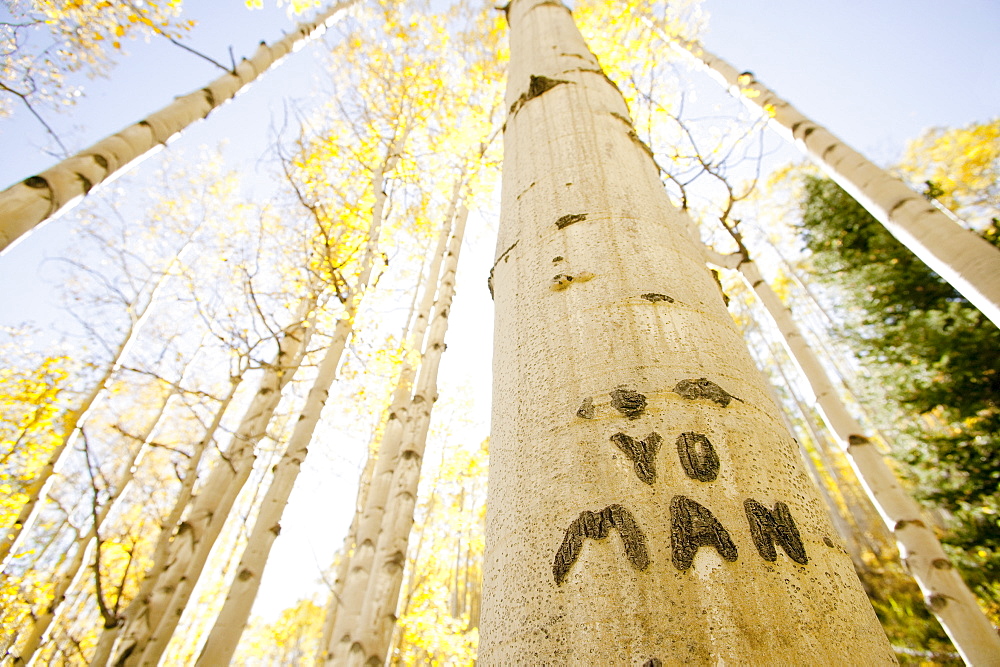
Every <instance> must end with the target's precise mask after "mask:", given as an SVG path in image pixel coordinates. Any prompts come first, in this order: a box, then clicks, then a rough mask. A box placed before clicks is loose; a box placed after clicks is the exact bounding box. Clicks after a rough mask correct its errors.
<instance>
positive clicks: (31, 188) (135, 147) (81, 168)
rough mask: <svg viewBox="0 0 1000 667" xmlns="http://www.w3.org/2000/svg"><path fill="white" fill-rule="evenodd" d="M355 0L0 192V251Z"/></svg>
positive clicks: (315, 33)
mask: <svg viewBox="0 0 1000 667" xmlns="http://www.w3.org/2000/svg"><path fill="white" fill-rule="evenodd" d="M356 1H357V0H343V1H342V2H339V3H336V4H334V5H332V6H330V7H328V8H327V9H325V10H323V11H322V12H321V13H320V14H319V15H317V16H316V17H315V18H314V19H313V20H312V21H309V22H303V23H299V24H298V26H296V28H295V30H293V31H292V32H290V33H289V34H287V35H286V36H285V37H283V38H282V39H280V40H278V41H277V42H275V43H274V44H272V45H268V44H267V43H266V42H261V43H260V46H259V47H258V48H257V51H256V52H255V53H254V54H253V55H252V56H251V57H250V58H249V59H246V58H244V59H243V60H242V61H241V62H240V64H239V65H237V66H236V68H235V69H234V70H233V71H232V72H230V73H228V74H225V75H223V76H221V77H219V78H217V79H215V80H213V81H211V82H210V83H209V84H208V85H207V86H205V87H204V88H202V89H200V90H196V91H194V92H192V93H189V94H187V95H183V96H181V97H178V98H177V99H175V100H174V101H173V102H171V103H170V104H168V105H167V106H165V107H164V108H162V109H160V110H159V111H156V112H154V113H152V114H151V115H149V116H147V117H146V118H145V119H143V120H140V121H139V122H138V123H134V124H132V125H129V126H128V127H126V128H125V129H123V130H122V131H120V132H118V133H117V134H113V135H111V136H109V137H106V138H104V139H102V140H101V141H99V142H97V143H96V144H94V145H93V146H90V147H89V148H85V149H83V150H82V151H80V152H79V153H77V154H76V155H74V156H72V157H70V158H67V159H65V160H63V161H62V162H60V163H59V164H57V165H54V166H53V167H51V168H49V169H47V170H46V171H43V172H42V173H40V174H36V175H34V176H30V177H28V178H26V179H24V180H23V181H21V182H20V183H16V184H14V185H12V186H11V187H9V188H7V189H6V190H4V191H3V192H0V254H2V253H4V252H6V250H7V249H9V248H10V247H12V245H13V243H14V242H15V241H16V240H17V239H18V238H20V237H21V236H22V235H24V234H26V233H28V232H30V231H31V230H32V229H34V228H35V227H37V226H38V225H40V224H42V223H43V222H45V221H46V220H48V219H50V218H52V217H55V216H56V215H58V214H59V213H61V212H63V211H65V210H66V209H67V208H69V207H70V206H72V205H74V204H76V203H77V202H78V201H80V200H81V199H82V198H83V197H85V196H86V195H88V194H89V193H90V192H91V191H92V190H93V188H94V187H96V186H98V185H100V184H101V183H103V182H104V181H107V180H108V179H110V178H111V177H112V176H114V175H116V174H121V173H123V172H125V171H126V170H128V169H130V168H131V167H133V166H135V164H137V163H138V161H139V160H140V159H141V158H142V157H143V156H145V155H147V154H149V153H150V152H151V151H153V150H154V149H157V148H159V147H160V146H163V145H165V144H166V143H167V142H168V141H170V139H171V138H173V137H174V135H176V134H178V133H180V132H181V131H183V130H184V129H185V128H187V126H189V125H191V124H192V123H194V122H195V121H198V120H201V119H202V118H205V117H206V116H208V114H209V113H211V112H212V111H213V110H215V109H216V108H218V107H219V106H221V105H222V104H223V103H225V102H227V101H229V100H230V99H232V98H233V97H235V96H236V95H237V94H238V93H239V92H241V91H242V90H244V89H245V88H246V87H247V86H249V85H250V84H251V83H252V82H253V81H254V80H256V79H257V77H259V76H260V75H261V74H263V73H264V72H266V71H267V70H269V69H270V68H272V67H274V66H275V65H277V64H278V63H279V62H280V61H281V60H282V59H283V58H284V57H285V56H287V55H288V54H289V53H291V52H293V51H297V50H298V49H299V48H301V47H302V46H303V45H304V44H305V43H306V42H308V41H309V40H311V39H314V38H316V37H319V36H321V35H322V34H323V33H324V32H326V29H327V28H328V27H329V26H331V25H332V24H333V23H334V22H335V21H336V20H337V18H338V17H339V15H340V14H341V12H343V11H344V10H345V9H347V8H348V7H350V6H351V5H353V4H354V3H355V2H356Z"/></svg>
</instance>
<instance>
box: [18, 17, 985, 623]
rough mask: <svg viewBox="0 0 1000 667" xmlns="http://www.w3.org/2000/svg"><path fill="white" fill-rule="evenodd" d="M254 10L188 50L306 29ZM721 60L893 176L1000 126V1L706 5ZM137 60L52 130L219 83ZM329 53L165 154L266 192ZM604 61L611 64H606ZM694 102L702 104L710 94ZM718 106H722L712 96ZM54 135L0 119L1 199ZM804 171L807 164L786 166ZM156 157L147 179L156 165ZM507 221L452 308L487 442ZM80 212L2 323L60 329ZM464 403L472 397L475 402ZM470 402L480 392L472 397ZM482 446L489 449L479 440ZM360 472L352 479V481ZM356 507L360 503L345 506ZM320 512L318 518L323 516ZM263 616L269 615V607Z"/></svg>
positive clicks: (288, 600) (489, 215)
mask: <svg viewBox="0 0 1000 667" xmlns="http://www.w3.org/2000/svg"><path fill="white" fill-rule="evenodd" d="M265 4H267V5H268V8H267V9H265V10H259V11H248V10H246V9H245V8H244V6H243V2H242V0H186V1H185V6H186V7H187V8H188V10H189V11H190V15H191V16H192V17H193V18H195V19H196V20H198V22H199V26H198V27H197V28H196V30H195V31H194V32H193V33H192V36H191V40H190V42H189V44H190V45H191V46H192V47H194V48H198V49H201V50H204V51H205V52H207V53H209V54H211V55H212V56H213V57H215V58H217V59H219V60H223V61H226V60H228V54H227V52H228V48H229V47H230V46H231V47H232V49H233V52H234V53H235V54H236V55H237V57H239V56H240V55H244V54H246V55H249V54H250V53H251V52H252V50H253V49H254V48H255V46H256V44H257V42H258V41H259V40H261V39H264V40H268V41H273V40H275V39H277V38H279V37H280V35H281V34H282V31H283V30H288V29H290V28H291V26H292V25H293V22H292V21H291V20H289V19H288V18H287V17H286V15H285V12H284V10H283V9H277V8H275V7H271V6H270V5H272V4H273V0H265ZM704 8H705V10H706V11H707V12H708V13H709V15H710V18H709V21H708V32H707V34H706V35H705V38H704V41H705V44H706V46H707V48H708V49H709V50H711V51H713V52H715V53H716V54H717V55H719V56H721V57H723V58H725V59H726V60H728V61H729V62H730V63H731V64H733V65H734V66H735V67H737V68H738V69H740V70H750V71H752V72H753V73H754V74H755V76H756V78H757V79H758V80H759V81H761V82H762V83H764V84H765V85H767V86H769V87H770V88H771V89H772V90H774V91H776V92H777V93H778V94H779V95H781V96H783V97H784V98H785V99H787V100H789V101H790V102H791V103H792V104H794V105H795V106H796V107H798V108H799V110H800V111H802V112H803V113H805V114H806V115H807V116H810V117H811V118H813V119H814V120H815V121H817V122H819V123H820V124H823V125H825V126H826V127H827V128H828V129H829V130H831V131H832V132H833V133H834V134H835V135H837V136H839V137H840V138H841V139H843V140H845V141H846V142H847V143H849V144H851V145H852V146H853V147H854V148H856V149H858V150H860V151H861V152H862V153H865V154H866V155H867V156H869V157H870V158H872V159H873V160H874V161H876V162H878V163H881V164H891V163H892V162H894V161H896V160H897V159H898V158H899V157H900V156H901V154H902V150H903V148H904V146H905V143H906V141H907V140H908V139H911V138H914V137H916V136H917V135H919V134H920V133H921V132H922V131H923V130H925V129H926V128H929V127H933V126H960V125H965V124H968V123H971V122H976V121H985V120H987V119H989V118H991V117H995V116H996V115H998V114H1000V86H997V85H996V65H997V63H1000V40H997V39H996V37H995V35H996V33H997V30H998V29H1000V3H997V2H995V0H955V1H954V2H952V3H949V4H948V5H947V8H946V6H945V5H943V4H941V3H939V2H933V3H932V2H930V1H928V0H867V1H865V2H862V1H860V0H842V1H840V2H829V1H824V2H819V1H817V0H769V1H768V2H767V3H763V2H747V1H746V0H705V3H704ZM126 49H127V50H128V51H129V52H130V54H131V55H129V57H127V58H124V59H122V62H121V64H120V65H119V66H118V67H116V68H115V69H113V70H112V72H111V76H110V78H109V79H107V80H101V79H98V80H94V81H86V82H84V83H85V85H86V88H87V94H86V96H85V97H84V98H82V99H81V100H80V102H79V103H78V105H77V107H76V108H75V109H73V110H72V112H71V113H64V114H60V115H59V116H51V115H50V120H51V122H52V123H53V125H54V126H56V127H57V128H58V130H59V132H60V134H63V135H64V136H65V137H66V140H67V142H68V143H70V144H71V148H73V149H79V148H82V147H84V146H87V145H89V144H91V143H93V142H95V141H97V140H98V139H100V138H101V137H103V136H105V135H107V134H109V133H112V132H115V131H117V130H119V129H121V128H122V127H124V126H125V125H127V124H129V123H131V122H134V121H136V120H139V119H141V118H142V117H143V116H144V115H146V114H148V113H149V112H151V111H153V110H155V109H158V108H159V107H161V106H163V105H164V104H166V103H167V102H169V101H170V100H171V99H172V98H173V97H174V96H176V95H179V94H185V93H188V92H191V91H192V90H195V89H197V88H200V87H201V86H203V85H204V84H205V83H206V82H207V81H209V80H211V79H213V78H215V77H216V76H218V71H217V70H214V69H213V68H212V67H211V66H209V65H207V64H206V63H203V62H202V61H201V60H199V59H197V58H195V57H193V56H191V55H189V54H186V53H184V52H183V51H181V50H180V49H178V48H177V47H174V46H172V45H170V44H167V43H165V42H162V43H153V44H149V45H146V44H143V43H141V42H138V43H126ZM321 50H322V49H321V45H320V44H316V45H313V46H311V47H307V48H306V49H304V50H303V51H301V52H300V53H297V54H293V55H292V56H290V57H289V58H287V59H286V61H285V62H284V63H282V64H281V65H280V66H279V67H278V68H276V69H273V70H271V71H270V72H268V73H266V74H265V75H264V76H263V77H262V78H261V79H260V80H259V81H258V82H256V83H255V84H253V86H252V87H251V88H250V89H249V91H247V92H245V93H244V94H241V95H240V96H238V97H237V98H236V99H235V100H234V101H232V102H230V103H228V104H227V105H225V106H224V107H223V108H221V109H219V110H217V111H216V112H214V113H213V114H212V115H211V116H210V117H209V118H208V119H207V120H205V121H202V122H200V123H198V124H197V125H196V126H194V127H192V128H191V129H190V130H189V131H186V132H185V133H184V135H183V136H182V137H180V138H178V139H177V140H176V141H175V142H173V143H172V144H171V145H170V146H169V147H168V148H167V149H166V151H165V152H166V153H170V152H177V151H180V150H183V151H190V152H192V153H193V152H194V151H196V149H197V147H198V146H200V145H209V146H214V145H216V144H218V143H219V142H220V141H222V140H225V141H226V143H227V148H226V153H227V156H228V159H229V160H230V161H231V163H232V164H233V165H235V166H237V167H239V168H240V169H241V170H243V171H245V172H248V173H254V174H257V175H258V176H257V180H252V182H251V187H252V188H253V189H254V191H256V192H259V193H266V192H267V189H268V184H267V183H266V181H265V180H263V179H264V173H265V172H264V170H263V169H261V168H260V167H259V165H258V158H259V157H260V156H261V155H262V154H264V153H265V151H266V149H267V145H268V137H269V136H270V134H271V127H272V126H273V125H274V124H277V123H280V119H281V118H282V116H283V114H284V110H285V105H286V104H287V100H289V99H292V100H300V101H305V100H307V99H308V98H309V96H310V94H311V93H312V91H314V90H317V89H319V88H320V86H319V85H318V84H316V83H315V77H316V76H321V71H320V70H321V67H322V65H321V62H322V61H321V60H320V52H321ZM598 55H600V54H598ZM682 85H684V86H686V87H689V88H691V89H692V90H694V91H699V90H707V88H706V87H712V86H716V85H717V84H715V83H714V82H713V81H711V80H709V79H708V78H707V77H705V76H703V75H701V74H697V73H693V74H691V75H690V77H689V78H687V79H686V80H685V81H684V82H683V83H682ZM695 94H698V93H697V92H696V93H695ZM704 94H705V95H706V96H708V95H710V94H711V93H708V92H706V93H704ZM44 145H45V137H44V134H43V133H42V132H40V130H39V127H38V126H37V124H36V123H34V122H33V121H32V120H31V119H30V118H29V117H28V116H27V115H26V114H19V115H18V116H17V117H15V119H14V120H11V121H6V120H2V121H0V156H2V159H0V187H6V186H7V185H8V184H11V183H14V182H16V181H18V180H20V179H23V178H25V177H27V176H29V175H31V174H32V173H35V172H36V171H39V170H41V169H44V168H45V167H46V166H48V165H49V164H51V163H52V161H53V159H52V158H51V156H49V155H47V154H46V153H45V152H44V151H43V150H41V147H42V146H44ZM785 155H787V156H788V158H787V159H793V158H795V156H796V154H795V153H794V152H793V151H788V152H786V153H782V156H785ZM156 160H157V158H156V157H154V158H151V159H150V160H148V161H147V162H146V163H145V164H143V165H142V166H141V167H140V168H141V169H144V170H145V169H149V170H152V169H153V168H155V165H156ZM495 218H496V212H495V211H494V212H490V211H486V212H484V213H482V214H481V215H476V216H474V218H473V230H472V233H471V236H472V237H473V238H474V240H475V242H473V241H470V242H469V243H467V247H466V251H465V256H464V257H463V261H462V266H461V268H460V274H459V282H458V295H457V297H456V302H455V305H454V307H453V310H452V329H451V331H450V332H449V349H448V354H447V355H445V362H444V367H443V369H442V377H443V378H444V381H445V382H446V383H448V384H450V385H451V386H453V387H471V386H473V385H474V386H475V387H476V389H475V391H474V394H473V397H474V400H475V402H476V405H477V406H478V407H477V412H476V421H477V424H476V425H475V426H474V427H473V428H472V430H471V431H470V435H468V437H469V438H474V437H478V438H479V439H481V438H482V437H485V435H486V434H487V431H488V424H487V423H486V422H487V421H488V416H487V415H488V404H489V387H488V386H486V385H485V383H483V382H482V380H483V378H485V377H488V375H489V372H490V370H489V347H490V343H489V341H490V340H491V336H492V323H491V316H490V302H489V295H488V292H487V291H486V287H485V285H486V276H487V274H488V272H489V267H490V266H491V265H492V256H493V250H494V249H493V241H492V239H491V238H490V236H491V234H492V228H491V227H490V225H491V224H492V223H491V222H490V221H491V220H495ZM72 224H73V217H72V215H65V216H63V217H62V218H60V219H58V220H56V221H53V222H50V223H49V224H48V225H46V226H45V227H44V228H43V229H41V230H39V231H37V232H36V233H34V234H32V235H30V236H29V237H28V238H26V239H25V240H24V241H23V242H22V243H20V244H19V245H18V246H17V247H16V248H14V249H13V250H11V251H10V252H8V253H7V254H6V255H4V256H3V257H0V325H4V324H17V323H19V322H23V321H27V320H34V321H38V322H41V323H42V326H43V328H44V326H45V323H46V322H51V321H52V318H54V317H58V315H57V313H58V311H57V309H56V306H55V305H54V303H53V296H52V286H51V281H50V280H49V279H47V277H46V270H47V269H46V264H45V263H44V261H43V260H44V257H45V256H46V255H51V254H56V253H58V252H60V250H61V249H62V248H65V246H66V244H67V243H68V242H70V241H71V239H72V237H71V236H70V234H69V230H70V229H71V228H72ZM463 391H464V390H463ZM470 391H471V390H470ZM473 434H478V436H476V435H473ZM353 472H354V471H353V470H345V471H343V478H344V479H347V478H348V477H350V475H351V474H353ZM326 481H328V480H324V479H323V478H321V477H313V478H310V479H307V480H304V482H303V485H302V488H301V490H300V491H297V493H296V496H294V497H293V500H292V508H291V509H290V510H289V512H290V516H288V518H286V521H285V522H283V523H284V528H283V531H282V535H281V537H280V538H279V541H278V543H277V544H276V547H275V555H274V561H275V562H276V563H278V564H279V565H277V566H276V568H270V569H269V571H268V573H267V574H266V575H265V582H264V588H263V589H262V592H261V599H262V605H263V606H265V607H268V608H270V609H272V610H277V609H280V607H282V606H287V605H290V604H292V603H294V601H295V600H296V599H298V598H299V597H305V596H308V595H309V594H310V593H311V590H312V589H313V588H315V585H316V579H317V575H318V567H320V566H323V565H326V563H327V562H328V561H329V559H330V557H331V556H332V552H333V549H335V548H336V547H338V546H339V544H340V542H341V540H342V538H343V534H344V531H345V530H346V526H347V523H348V522H349V518H350V517H349V512H341V513H334V512H330V513H329V514H328V515H326V516H324V521H323V522H321V523H317V520H316V514H315V511H314V510H315V508H316V506H317V505H320V506H322V505H323V503H325V502H332V501H329V500H325V501H324V500H318V498H320V496H321V494H322V493H323V488H322V487H323V486H324V485H325V486H329V484H325V482H326ZM346 495H348V496H349V497H350V500H349V501H348V505H349V503H353V494H352V493H346ZM310 507H311V508H312V510H313V511H310ZM258 610H259V611H260V610H262V607H260V606H259V607H258Z"/></svg>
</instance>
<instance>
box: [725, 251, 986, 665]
mask: <svg viewBox="0 0 1000 667" xmlns="http://www.w3.org/2000/svg"><path fill="white" fill-rule="evenodd" d="M736 268H737V269H738V270H739V271H740V274H741V275H742V276H743V278H744V280H745V281H746V283H747V285H749V286H750V288H751V289H753V291H754V292H755V293H756V294H757V297H758V298H759V299H760V302H761V304H763V305H764V308H765V309H766V310H767V313H768V315H770V316H771V319H772V320H773V321H774V324H775V326H776V327H777V328H778V331H779V332H780V334H781V337H782V340H783V341H784V343H785V345H786V347H787V348H788V350H789V352H790V354H791V357H792V359H793V360H794V361H795V364H796V365H797V366H798V367H799V370H800V371H801V373H802V375H803V376H804V377H805V378H806V379H807V380H808V382H809V386H810V388H811V389H812V391H813V393H814V394H815V400H816V405H817V407H818V408H819V411H820V414H821V415H822V416H823V419H824V421H826V423H827V424H828V426H829V428H830V431H831V432H833V433H834V434H835V435H836V436H837V438H838V439H839V441H840V446H841V447H843V449H844V451H845V452H846V453H847V456H848V459H849V460H850V462H851V466H852V467H853V468H854V470H855V472H856V474H857V476H858V479H859V480H860V481H861V484H862V486H863V487H864V488H865V491H867V493H868V497H869V498H870V499H871V501H872V503H874V505H875V507H876V508H877V509H878V511H879V514H881V516H882V520H883V521H884V522H885V525H886V527H887V528H888V529H889V530H890V531H891V532H892V534H893V537H894V538H895V540H896V546H897V548H898V549H899V555H900V558H901V559H902V561H903V565H904V566H905V569H906V571H907V572H908V573H909V574H910V576H912V577H913V579H914V580H915V581H916V582H917V585H918V586H920V591H921V592H922V593H923V595H924V601H925V602H926V604H927V607H928V608H929V609H930V610H931V613H933V614H934V616H936V617H937V619H938V621H940V623H941V626H942V627H943V628H944V629H945V632H947V633H948V636H949V637H950V638H951V641H952V643H953V644H955V648H957V649H958V651H959V653H960V654H961V655H962V659H963V660H965V661H966V662H967V663H969V664H972V665H989V664H1000V636H998V635H997V631H996V629H995V628H994V627H993V624H992V623H991V622H990V620H989V619H988V618H987V617H986V615H985V614H984V613H983V612H982V610H981V609H980V608H979V604H978V602H977V601H976V597H975V595H973V593H972V591H971V590H969V587H968V586H966V585H965V582H964V581H963V580H962V578H961V576H959V574H958V571H957V570H956V569H955V567H954V566H953V565H952V564H951V561H950V560H949V559H948V556H947V554H945V552H944V549H943V548H942V547H941V543H940V541H938V539H937V535H935V533H934V531H933V530H932V529H931V527H930V526H928V525H927V524H926V523H925V519H924V516H923V513H922V511H921V509H920V506H919V505H918V504H917V502H916V501H915V500H913V498H912V497H911V496H910V495H909V494H908V493H907V492H906V490H904V489H903V487H902V485H901V484H900V482H899V480H898V479H897V478H896V475H895V473H894V472H893V470H892V468H890V467H889V465H888V464H887V463H886V461H885V457H884V456H883V455H882V453H881V452H879V451H878V448H877V447H876V446H875V444H874V443H873V442H872V441H871V440H870V439H869V437H868V436H866V435H865V429H864V427H863V426H862V425H861V424H860V423H859V422H858V420H857V419H855V418H854V416H853V415H851V414H850V412H849V411H848V410H847V408H846V407H845V406H844V403H843V401H841V400H840V397H839V396H838V394H837V390H836V388H835V387H834V386H833V383H832V382H831V381H830V378H829V376H828V375H827V373H826V369H825V368H824V367H823V365H822V364H821V363H820V360H819V358H818V357H817V356H816V353H815V352H813V351H812V348H810V347H809V345H808V344H807V343H806V341H805V338H804V337H803V336H802V333H801V332H800V331H799V328H798V325H796V323H795V321H794V320H793V319H792V316H791V313H790V311H789V310H788V308H786V307H785V306H784V304H782V303H781V300H780V299H779V298H778V295H777V294H775V293H774V290H772V289H771V286H770V285H769V284H768V283H767V281H766V280H764V278H763V277H762V276H761V274H760V270H759V269H758V268H757V265H756V264H755V263H754V262H753V261H752V260H750V259H748V258H747V257H746V256H742V257H741V258H740V261H739V264H738V265H737V267H736Z"/></svg>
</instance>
